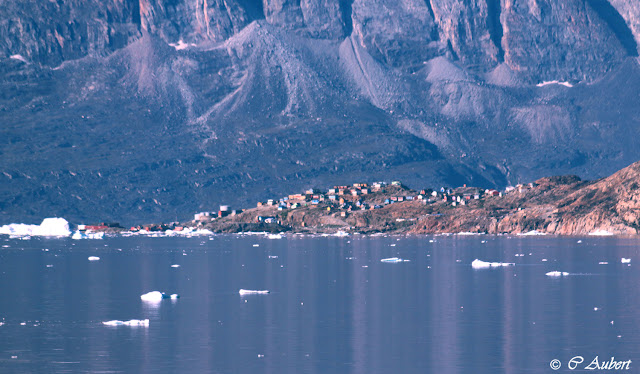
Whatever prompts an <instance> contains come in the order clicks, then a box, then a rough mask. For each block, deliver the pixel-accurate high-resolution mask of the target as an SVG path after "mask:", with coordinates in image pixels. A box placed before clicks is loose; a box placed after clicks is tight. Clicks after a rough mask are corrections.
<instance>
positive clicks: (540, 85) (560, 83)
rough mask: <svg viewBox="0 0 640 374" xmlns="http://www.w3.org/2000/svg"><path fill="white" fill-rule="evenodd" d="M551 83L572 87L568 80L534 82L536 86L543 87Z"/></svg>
mask: <svg viewBox="0 0 640 374" xmlns="http://www.w3.org/2000/svg"><path fill="white" fill-rule="evenodd" d="M551 84H558V85H561V86H565V87H569V88H571V87H573V85H572V84H571V83H569V82H560V81H557V80H553V81H543V82H542V83H538V84H536V86H537V87H544V86H549V85H551Z"/></svg>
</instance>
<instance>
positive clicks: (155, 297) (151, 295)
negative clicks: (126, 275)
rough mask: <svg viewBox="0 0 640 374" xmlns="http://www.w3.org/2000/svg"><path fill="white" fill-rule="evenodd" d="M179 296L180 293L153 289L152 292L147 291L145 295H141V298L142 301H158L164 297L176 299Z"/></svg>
mask: <svg viewBox="0 0 640 374" xmlns="http://www.w3.org/2000/svg"><path fill="white" fill-rule="evenodd" d="M179 298H180V295H178V294H177V293H174V294H171V295H167V294H166V293H164V292H160V291H151V292H147V293H146V294H144V295H140V299H142V301H146V302H150V303H158V302H160V301H162V300H163V299H172V300H175V299H179Z"/></svg>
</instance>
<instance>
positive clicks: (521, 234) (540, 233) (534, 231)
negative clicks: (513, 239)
mask: <svg viewBox="0 0 640 374" xmlns="http://www.w3.org/2000/svg"><path fill="white" fill-rule="evenodd" d="M538 235H547V233H546V232H540V231H538V230H531V231H528V232H523V233H520V234H518V236H538Z"/></svg>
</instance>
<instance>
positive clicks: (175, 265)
mask: <svg viewBox="0 0 640 374" xmlns="http://www.w3.org/2000/svg"><path fill="white" fill-rule="evenodd" d="M171 267H172V268H179V267H180V265H178V264H173V265H171Z"/></svg>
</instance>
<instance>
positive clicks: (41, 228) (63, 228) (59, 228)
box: [0, 218, 71, 237]
mask: <svg viewBox="0 0 640 374" xmlns="http://www.w3.org/2000/svg"><path fill="white" fill-rule="evenodd" d="M0 234H5V235H12V236H16V237H27V236H51V237H66V236H69V235H71V231H70V230H69V222H67V220H65V219H64V218H45V219H44V220H43V221H42V223H41V224H40V225H26V224H23V223H12V224H10V225H4V226H2V227H0Z"/></svg>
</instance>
